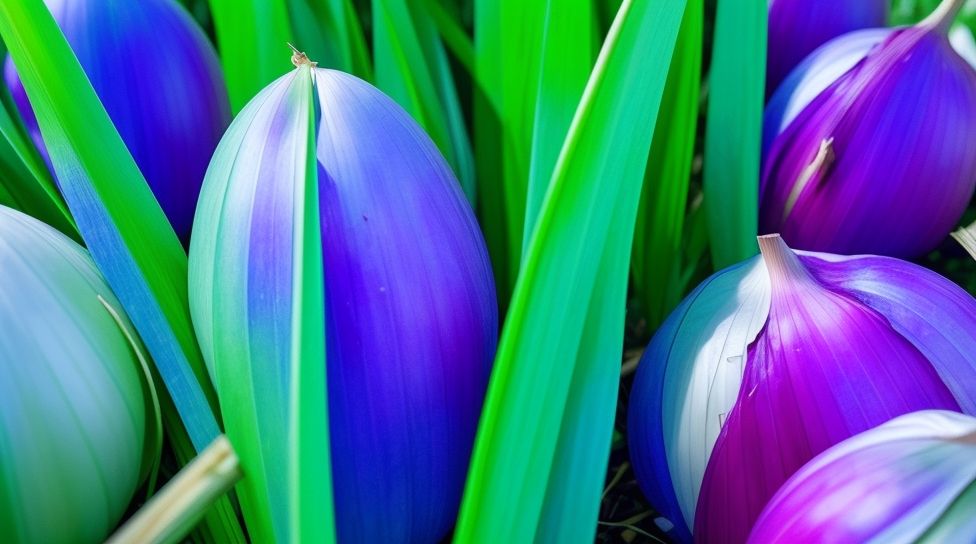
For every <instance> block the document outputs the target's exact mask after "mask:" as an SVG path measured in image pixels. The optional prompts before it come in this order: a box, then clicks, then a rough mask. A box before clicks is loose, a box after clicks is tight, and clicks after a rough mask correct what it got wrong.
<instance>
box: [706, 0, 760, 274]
mask: <svg viewBox="0 0 976 544" xmlns="http://www.w3.org/2000/svg"><path fill="white" fill-rule="evenodd" d="M766 12H767V7H766V3H764V2H756V1H754V0H719V1H718V8H717V12H716V15H715V35H714V39H713V46H712V67H711V74H710V76H709V85H708V86H709V97H708V117H707V119H708V121H707V126H706V129H705V170H704V181H703V183H704V189H705V210H706V213H707V214H708V232H709V237H710V239H711V250H712V265H713V267H714V268H715V269H716V270H718V269H722V268H725V267H727V266H729V265H732V264H734V263H737V262H739V261H742V260H744V259H746V258H748V257H751V256H752V255H755V253H756V251H757V250H756V243H755V237H756V234H757V232H758V228H759V226H758V223H759V219H758V217H759V212H758V206H759V167H760V165H759V162H760V143H761V140H762V112H763V99H764V96H765V79H766V68H765V67H766Z"/></svg>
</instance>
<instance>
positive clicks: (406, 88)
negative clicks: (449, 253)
mask: <svg viewBox="0 0 976 544" xmlns="http://www.w3.org/2000/svg"><path fill="white" fill-rule="evenodd" d="M415 3H417V4H418V5H417V6H414V5H412V3H411V1H410V0H373V4H372V5H373V56H374V59H375V63H376V86H377V87H379V88H380V89H381V90H383V92H385V93H386V94H388V95H390V97H392V98H393V99H394V100H396V101H397V102H398V103H399V104H400V105H401V106H403V108H404V109H405V110H407V112H409V113H410V115H411V116H412V117H413V118H414V119H415V120H416V121H417V122H418V123H419V124H420V125H421V126H422V127H423V128H424V129H425V130H426V131H427V133H428V134H429V135H430V137H431V139H433V140H434V143H436V144H437V147H438V148H440V150H441V152H442V153H444V156H445V157H446V158H447V161H448V163H450V164H451V166H452V167H453V169H454V171H455V172H456V173H457V176H458V180H459V181H460V182H461V187H462V188H463V189H464V192H465V194H466V195H467V196H468V200H469V201H471V202H474V198H475V189H474V159H473V157H472V154H471V143H470V142H469V141H468V134H467V129H466V127H465V125H464V117H463V114H462V113H461V104H460V101H459V99H458V95H457V90H456V89H455V86H454V77H453V75H452V74H451V67H450V65H449V63H448V60H447V53H446V52H445V50H444V45H443V43H441V39H440V36H438V34H437V29H436V27H435V26H434V23H433V21H432V20H431V19H430V17H429V16H428V15H427V14H426V12H425V10H423V9H420V8H421V5H420V2H419V1H417V0H415Z"/></svg>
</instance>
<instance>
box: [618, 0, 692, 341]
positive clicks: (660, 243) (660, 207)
mask: <svg viewBox="0 0 976 544" xmlns="http://www.w3.org/2000/svg"><path fill="white" fill-rule="evenodd" d="M703 11H704V10H703V2H702V0H689V2H688V7H687V9H686V11H685V15H684V18H683V19H682V21H681V30H680V32H679V34H678V44H677V46H676V47H675V52H674V58H673V59H672V61H671V67H670V69H669V72H668V82H667V85H666V87H665V91H664V99H663V102H662V103H661V111H662V116H661V118H660V119H658V123H657V125H656V127H655V130H654V140H653V141H652V143H651V153H650V155H649V157H648V161H647V170H646V172H645V173H644V189H643V191H642V192H641V198H640V208H639V211H638V216H637V228H636V229H635V231H634V249H633V259H632V260H631V269H632V272H633V279H634V289H635V291H636V292H637V295H638V296H639V297H640V300H641V305H642V307H643V310H644V315H645V317H646V318H647V326H648V329H649V330H655V329H656V328H657V327H658V325H660V324H661V322H663V321H664V319H665V318H666V317H667V316H668V314H669V313H670V312H671V310H672V309H674V307H675V306H677V304H678V302H680V301H681V297H682V294H683V292H684V284H683V282H682V281H681V276H682V270H683V267H682V257H683V254H684V253H685V252H684V251H683V246H684V243H683V238H684V223H685V213H686V212H685V210H686V208H687V200H688V184H689V180H690V175H691V163H692V158H693V155H694V150H695V135H696V132H697V126H698V100H699V88H700V86H701V62H702V24H703V22H702V20H703Z"/></svg>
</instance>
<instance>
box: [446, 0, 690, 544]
mask: <svg viewBox="0 0 976 544" xmlns="http://www.w3.org/2000/svg"><path fill="white" fill-rule="evenodd" d="M683 12H684V2H680V1H679V2H674V1H672V0H655V1H638V2H630V1H628V2H624V4H623V6H622V8H621V11H620V13H619V15H618V18H617V20H616V22H615V25H614V28H613V29H612V30H611V33H610V36H609V37H608V38H607V42H606V43H605V44H604V47H603V50H602V51H601V54H600V58H599V59H598V61H597V65H596V68H595V69H594V72H593V74H592V75H591V77H590V80H589V83H588V84H587V88H586V91H585V92H584V94H583V99H582V102H581V104H580V107H579V109H578V111H577V113H576V116H575V118H574V120H573V123H572V125H571V128H570V130H569V135H568V137H567V140H566V142H565V145H564V146H563V148H562V151H561V154H560V156H559V159H558V161H557V164H556V168H555V173H554V174H553V180H552V185H551V187H550V188H549V191H548V193H547V195H546V198H545V200H544V202H543V204H542V208H541V211H540V215H539V219H538V224H537V226H536V229H535V233H534V234H533V236H532V238H531V242H530V247H529V251H528V252H527V254H526V258H525V263H524V266H523V269H522V272H521V275H520V278H519V282H518V285H517V287H516V289H515V295H514V297H513V299H512V306H511V309H510V311H509V315H508V319H507V322H506V325H505V329H504V331H503V334H502V340H501V344H500V346H499V351H498V356H497V358H496V363H495V369H494V372H493V375H492V380H491V384H490V387H489V392H488V397H487V401H486V403H485V408H484V412H483V414H482V421H481V426H480V427H479V431H478V438H477V440H476V444H475V451H474V455H473V458H472V462H471V468H470V471H469V475H468V482H467V487H466V489H465V495H464V500H463V502H462V508H461V515H460V519H459V523H458V527H457V531H456V536H455V538H456V541H458V542H465V543H466V542H485V541H488V540H489V539H493V540H498V541H511V540H513V539H515V540H518V539H521V538H524V535H526V534H532V535H537V536H540V535H541V533H540V532H539V531H540V530H541V531H544V532H546V534H545V535H543V536H544V537H545V538H549V537H550V536H551V534H552V532H555V533H558V534H562V535H569V534H570V532H571V530H572V529H571V527H579V525H575V524H576V523H581V524H582V523H589V524H590V525H592V521H593V520H592V519H589V520H586V521H580V520H571V519H566V516H565V515H564V514H565V513H569V512H580V513H583V512H586V513H587V514H586V515H587V516H589V515H590V513H592V512H595V507H594V505H593V501H594V497H595V499H596V500H597V501H598V499H599V489H596V491H595V494H594V490H593V489H592V487H593V482H598V481H602V474H603V471H604V470H605V465H604V464H601V463H600V460H601V459H602V460H603V461H604V462H605V459H606V455H608V451H609V440H610V436H611V428H612V424H613V418H612V414H613V406H614V403H615V402H614V400H615V399H614V398H613V396H612V395H611V396H610V397H611V398H606V396H604V395H597V396H594V397H590V396H583V397H582V398H584V399H586V402H585V403H584V402H583V401H582V400H580V398H577V397H576V394H577V393H578V392H579V391H580V390H581V389H580V388H584V387H586V384H584V383H583V380H585V377H587V376H591V375H592V374H590V373H591V372H596V373H597V374H598V375H600V376H603V377H604V382H603V383H604V384H605V383H607V379H608V378H609V382H612V381H613V376H614V375H615V373H619V371H620V350H619V347H620V343H621V342H622V340H621V334H620V333H621V330H620V329H618V328H617V324H618V323H622V315H623V308H624V303H625V301H624V300H623V297H622V296H619V295H621V293H624V292H625V289H626V286H625V283H626V277H627V274H626V271H627V266H626V261H627V258H624V257H623V256H627V257H629V250H630V244H631V242H632V240H631V234H630V232H631V230H632V226H633V218H634V216H635V214H636V205H637V195H638V194H639V191H640V185H641V179H642V173H643V169H644V164H645V161H646V157H647V152H648V150H649V148H650V143H651V135H652V132H653V130H652V129H653V126H654V120H655V118H656V116H657V111H658V107H659V105H660V99H661V95H662V93H663V87H664V84H665V78H666V74H667V66H668V64H669V63H670V62H671V55H672V51H673V47H674V42H675V39H676V36H677V33H678V27H679V25H680V22H681V16H682V13H683ZM649 51H653V52H654V53H653V54H648V52H649ZM638 90H640V91H642V92H638ZM642 149H643V151H641V150H642ZM635 150H636V151H635ZM608 201H610V202H614V203H621V204H623V203H626V205H625V206H623V205H622V206H620V207H619V208H618V207H616V206H606V202H608ZM628 222H629V223H630V224H629V225H628V224H627V223H628ZM593 255H602V256H603V257H602V258H601V259H593V258H592V256H593ZM601 270H602V271H605V272H607V274H608V278H609V281H604V278H603V277H601V278H600V280H599V281H598V275H599V274H601ZM609 283H615V285H608V284H609ZM604 289H605V291H604ZM580 299H583V300H586V301H587V303H583V304H581V303H580ZM590 301H595V302H596V303H595V304H593V303H592V302H590ZM604 301H606V302H604ZM591 306H592V307H593V308H594V315H595V314H599V319H595V318H594V319H590V318H588V312H589V308H590V307H591ZM597 309H598V310H597ZM602 319H608V320H609V321H608V324H607V325H605V326H604V325H600V324H599V321H600V320H602ZM584 335H586V338H583V336H584ZM613 352H616V353H613ZM588 365H599V366H593V367H590V366H588ZM577 369H582V370H580V371H579V373H578V374H577ZM576 376H579V378H576ZM577 380H579V381H577ZM569 399H572V400H569ZM577 402H579V403H580V404H578V405H577V404H575V403H577ZM590 402H592V403H593V404H590ZM568 403H573V404H572V405H570V404H568ZM591 409H593V410H595V413H597V414H599V416H597V417H596V418H595V419H594V420H589V419H580V420H572V419H569V417H567V416H566V414H572V417H576V416H578V415H582V414H586V413H590V410H591ZM608 414H609V415H608ZM561 434H562V435H563V439H562V440H563V441H562V445H566V444H568V443H572V444H578V441H579V440H581V439H586V440H594V441H596V442H598V443H597V444H595V445H594V447H593V448H592V449H590V448H583V449H584V450H586V451H587V453H586V454H584V457H582V458H581V459H583V461H582V462H583V463H584V464H585V465H586V466H585V470H583V471H582V472H579V471H577V472H574V471H572V470H569V467H576V461H574V460H573V459H571V458H570V457H565V458H563V457H561V456H563V455H570V456H571V455H572V453H567V452H569V451H571V450H572V449H573V448H569V447H566V448H563V447H561V446H559V449H558V451H557V445H558V444H560V440H561V439H560V435H561ZM593 452H595V453H593ZM554 467H555V468H554ZM577 468H578V467H577ZM596 473H599V474H600V476H596ZM558 479H566V480H567V481H572V482H573V483H572V484H568V485H569V488H572V489H574V490H575V489H577V487H576V484H577V483H580V482H583V484H582V485H584V487H588V488H589V489H585V490H584V491H583V492H581V493H579V498H578V500H579V502H576V501H575V500H569V501H567V502H566V503H562V504H558V503H556V502H554V500H555V499H557V498H556V497H555V495H556V494H558V493H557V491H553V495H552V497H550V500H549V502H548V503H547V487H548V486H549V485H550V484H549V482H550V481H555V480H558ZM553 489H554V490H558V484H554V487H553ZM544 513H545V514H544ZM581 515H583V514H581ZM540 520H546V521H544V524H549V525H540ZM552 524H554V525H552ZM564 524H565V526H564V527H563V525H564ZM547 527H550V528H547ZM549 531H552V532H549ZM489 535H490V536H489ZM591 536H592V533H591V532H590V531H585V532H582V533H575V534H573V535H572V539H573V540H579V541H581V542H582V541H586V540H587V539H588V538H589V537H591Z"/></svg>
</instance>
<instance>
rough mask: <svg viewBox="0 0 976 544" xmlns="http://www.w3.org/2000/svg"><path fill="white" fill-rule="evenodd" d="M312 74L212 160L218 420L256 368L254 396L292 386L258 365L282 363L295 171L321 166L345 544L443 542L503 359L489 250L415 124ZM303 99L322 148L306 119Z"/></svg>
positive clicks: (200, 246)
mask: <svg viewBox="0 0 976 544" xmlns="http://www.w3.org/2000/svg"><path fill="white" fill-rule="evenodd" d="M308 69H309V68H308V67H304V68H299V69H298V70H297V71H295V72H292V73H290V74H288V75H286V76H283V77H282V78H281V79H279V80H278V81H276V82H274V83H272V84H271V85H269V86H268V87H267V88H266V89H265V90H264V91H262V93H261V94H260V95H259V96H258V97H257V98H255V99H254V100H253V101H252V102H251V104H249V105H248V106H247V107H245V108H244V110H243V111H242V112H241V114H240V116H239V117H238V119H236V120H235V122H234V124H233V125H232V126H231V128H230V129H229V130H228V133H227V136H226V137H225V139H224V140H223V141H222V142H221V144H220V146H219V148H218V150H217V153H216V155H215V158H214V165H212V166H211V170H210V172H209V173H208V177H207V181H206V183H205V184H204V188H203V191H202V193H201V201H200V209H199V210H198V212H197V214H198V215H197V220H196V224H195V227H194V229H195V230H194V240H193V243H192V244H191V248H190V302H191V312H192V315H193V317H194V324H195V327H196V329H197V331H198V336H199V337H200V339H201V345H202V348H203V352H204V356H205V357H206V359H207V361H208V364H209V365H210V367H211V371H212V372H213V373H214V374H215V376H216V377H215V382H216V386H217V389H218V393H219V394H220V395H221V403H222V404H223V403H224V402H225V399H226V397H225V394H226V393H225V391H223V389H225V387H224V385H222V384H221V379H220V376H221V375H222V373H225V372H237V371H238V369H239V368H241V365H242V361H243V360H246V358H248V357H250V359H251V360H252V361H253V363H252V365H251V368H252V369H254V370H253V371H254V372H261V373H262V374H261V376H255V378H254V379H255V380H260V379H265V378H267V379H269V380H270V379H281V378H279V377H277V376H275V369H273V368H271V369H268V368H262V367H260V366H259V365H258V362H264V363H265V366H267V365H268V361H271V362H274V361H277V360H279V359H280V358H281V357H280V352H282V351H287V347H288V346H287V342H286V339H287V338H288V335H287V331H286V330H284V329H283V326H282V325H281V324H282V322H283V321H284V322H286V321H287V319H288V317H289V314H290V307H291V304H292V301H291V290H290V284H289V283H288V282H289V281H290V280H289V278H290V277H291V274H290V272H289V271H288V270H287V268H288V266H289V265H288V264H287V263H289V262H290V261H291V256H292V255H293V252H294V250H295V248H293V247H292V245H291V244H292V224H293V219H292V218H293V213H292V209H293V208H294V207H296V206H298V205H299V203H297V202H295V201H294V195H295V194H296V192H295V184H296V181H298V179H299V178H301V176H300V175H298V174H297V173H296V169H297V170H298V171H300V170H301V169H303V168H304V166H303V165H301V164H297V165H296V164H295V163H296V159H297V158H299V157H303V156H304V153H305V150H309V151H310V152H312V153H315V155H316V159H317V160H316V169H317V172H316V175H317V179H318V192H319V195H320V196H319V210H320V220H321V229H322V259H323V269H324V276H325V305H326V310H325V314H326V331H324V332H325V335H326V348H327V362H326V365H327V371H328V400H329V425H330V437H331V452H332V478H333V489H334V504H335V513H336V523H337V533H338V538H339V540H340V541H342V542H436V541H438V540H439V539H441V538H443V537H444V535H445V534H446V533H447V532H448V531H449V530H450V528H451V526H452V525H453V523H454V518H455V516H456V512H457V507H458V504H459V501H460V496H461V491H462V488H463V485H464V478H465V475H466V471H467V465H468V460H469V456H470V452H471V447H472V444H473V440H474V435H475V431H476V427H477V423H478V417H479V414H480V410H481V403H482V399H483V396H484V393H485V390H486V387H487V382H488V375H489V372H490V366H491V361H492V358H493V356H494V351H495V344H496V337H497V326H498V325H497V320H498V315H497V307H496V302H495V291H494V284H493V280H492V272H491V266H490V262H489V261H488V255H487V250H486V247H485V244H484V240H483V238H482V236H481V234H480V230H479V228H478V225H477V222H476V220H475V217H474V214H473V212H472V210H471V209H470V207H469V205H468V203H467V202H466V200H465V199H464V195H463V193H462V192H461V190H460V187H459V185H458V183H457V181H456V179H455V178H454V176H453V174H452V173H451V171H450V169H449V167H448V166H447V164H446V162H445V161H444V159H443V157H441V155H440V153H439V152H438V151H437V149H436V147H435V146H434V144H433V143H432V142H431V140H430V139H429V138H428V137H427V136H426V135H425V134H424V133H423V131H422V130H421V129H420V128H419V127H418V126H417V124H416V123H415V122H414V121H413V120H412V119H410V117H409V116H408V115H407V114H406V113H405V112H404V111H403V110H402V109H401V108H400V107H399V106H397V105H396V104H395V103H394V102H393V101H392V100H390V99H389V98H388V97H386V96H385V95H383V94H382V93H381V92H380V91H378V90H377V89H375V88H374V87H372V86H370V85H369V84H367V83H365V82H363V81H361V80H359V79H357V78H355V77H352V76H349V75H346V74H343V73H340V72H335V71H331V70H324V69H318V68H315V69H311V79H310V80H306V79H303V78H305V77H306V76H304V75H302V74H303V72H302V71H303V70H308ZM306 89H307V90H306ZM308 91H311V93H312V98H311V100H312V102H313V103H314V111H315V119H314V122H313V126H312V134H313V137H314V138H315V140H313V141H311V148H309V147H308V146H309V141H308V137H309V128H307V123H308V120H307V112H305V113H302V112H300V111H299V112H296V111H295V108H296V107H298V106H297V105H298V104H300V103H303V101H304V100H306V99H307V98H306V95H303V94H302V93H305V92H308ZM303 117H304V120H303ZM302 123H306V124H302ZM303 127H305V128H303ZM237 157H239V160H238V159H237ZM234 161H237V162H234ZM276 268H277V269H279V270H278V271H276V270H275V269H276ZM265 356H266V357H265ZM242 358H243V359H242ZM259 417H261V418H264V421H265V422H259V427H261V429H262V430H261V431H260V433H261V436H262V442H272V441H273V440H269V439H268V438H267V437H271V436H272V435H273V434H274V433H276V432H284V431H283V430H282V429H278V430H275V429H273V427H275V426H276V425H277V427H281V426H282V424H283V422H281V418H280V414H259ZM231 438H232V439H233V436H231ZM268 447H274V445H273V444H269V445H268ZM269 504H270V505H271V508H275V507H276V504H280V501H277V500H276V499H275V498H274V497H271V498H270V499H269ZM245 515H247V511H245Z"/></svg>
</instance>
